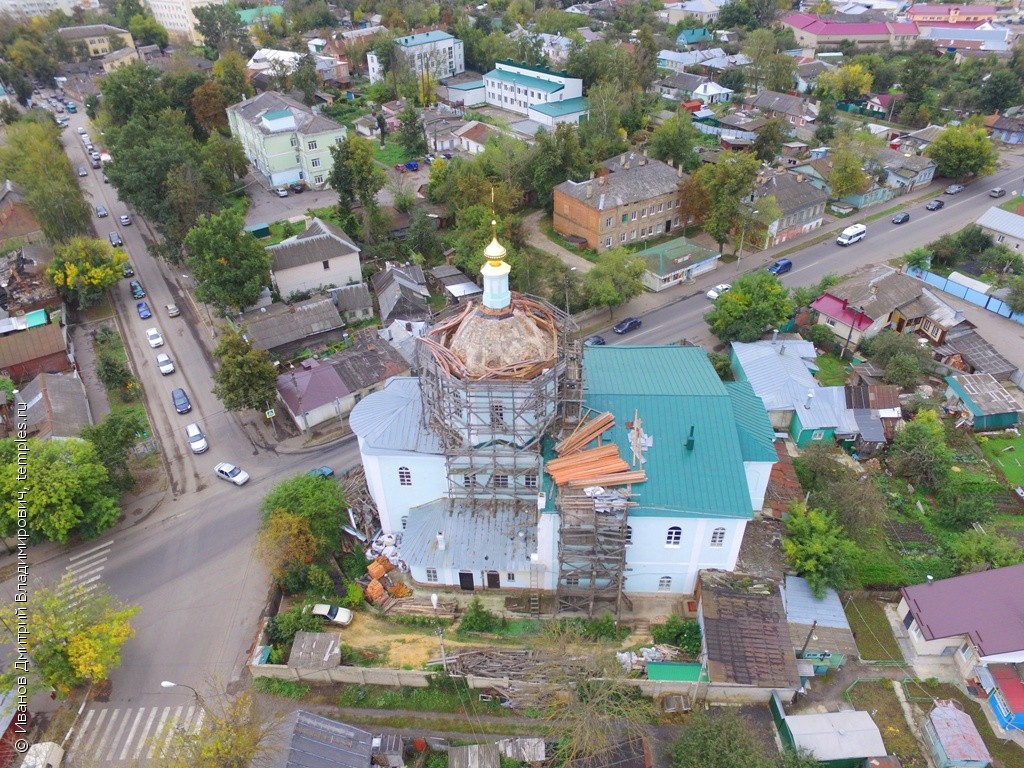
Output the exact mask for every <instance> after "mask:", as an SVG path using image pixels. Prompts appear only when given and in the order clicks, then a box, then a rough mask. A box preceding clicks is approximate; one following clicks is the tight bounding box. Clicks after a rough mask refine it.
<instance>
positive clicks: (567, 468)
mask: <svg viewBox="0 0 1024 768" xmlns="http://www.w3.org/2000/svg"><path fill="white" fill-rule="evenodd" d="M613 426H615V418H614V417H613V416H612V414H610V413H602V414H601V415H600V416H597V417H595V418H593V419H589V420H588V421H585V422H581V423H580V425H579V426H578V427H577V428H576V429H575V430H574V431H573V433H572V434H571V435H569V436H568V437H567V438H565V440H562V441H561V442H560V443H558V444H557V445H556V446H555V451H556V452H557V453H558V458H557V459H552V460H551V461H549V462H547V464H546V465H545V467H544V469H545V471H546V472H547V473H548V474H549V475H551V479H552V480H554V481H555V485H559V486H563V485H568V486H569V487H570V488H588V487H590V486H594V485H628V484H630V483H642V482H643V481H645V480H646V479H647V473H646V472H644V471H643V470H635V471H631V470H630V468H629V463H628V462H627V461H626V460H625V459H623V458H622V457H621V456H620V455H619V449H618V447H617V446H616V445H614V444H609V445H601V446H598V447H597V448H588V449H587V450H584V448H585V447H586V446H587V445H589V444H590V443H592V442H593V441H594V440H600V437H601V435H603V434H604V433H605V432H607V431H608V430H609V429H611V428H612V427H613Z"/></svg>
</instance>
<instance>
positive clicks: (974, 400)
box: [946, 373, 1021, 416]
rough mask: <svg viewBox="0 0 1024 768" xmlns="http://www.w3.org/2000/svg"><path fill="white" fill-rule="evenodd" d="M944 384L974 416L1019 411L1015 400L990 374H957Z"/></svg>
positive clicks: (948, 378) (1019, 407) (1019, 408)
mask: <svg viewBox="0 0 1024 768" xmlns="http://www.w3.org/2000/svg"><path fill="white" fill-rule="evenodd" d="M946 384H948V385H949V387H950V389H952V390H953V391H954V392H956V394H957V396H958V397H959V398H960V401H961V402H962V403H963V404H964V405H966V406H967V409H968V410H969V411H970V412H971V413H973V414H974V415H975V416H995V415H998V414H1002V413H1016V412H1017V411H1019V410H1021V406H1020V404H1019V403H1018V402H1017V400H1016V398H1015V397H1014V396H1013V395H1011V394H1010V393H1009V392H1007V391H1006V389H1005V388H1004V387H1003V385H1002V384H1000V383H999V382H998V381H996V380H995V377H994V376H993V375H992V374H991V373H957V374H954V375H952V376H947V377H946Z"/></svg>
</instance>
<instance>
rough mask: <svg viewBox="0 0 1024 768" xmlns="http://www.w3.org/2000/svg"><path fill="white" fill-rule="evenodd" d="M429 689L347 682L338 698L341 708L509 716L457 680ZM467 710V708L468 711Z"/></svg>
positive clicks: (510, 712) (493, 702)
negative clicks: (351, 683) (443, 687)
mask: <svg viewBox="0 0 1024 768" xmlns="http://www.w3.org/2000/svg"><path fill="white" fill-rule="evenodd" d="M445 687H446V688H448V690H442V688H441V686H434V687H430V688H404V687H403V688H393V687H391V686H387V685H346V686H343V687H342V689H341V693H339V694H338V696H337V698H336V699H335V704H337V705H338V706H339V707H359V708H361V709H385V710H394V709H406V710H413V711H416V712H453V713H456V714H458V713H462V712H466V713H467V714H470V715H473V714H477V715H509V716H511V715H512V714H513V712H512V711H511V710H510V709H506V708H504V707H502V706H501V704H500V703H499V702H498V701H480V700H479V697H478V695H477V694H478V691H473V690H470V689H468V688H466V687H465V686H464V684H463V685H459V684H458V683H455V684H449V685H446V686H445ZM467 710H468V711H467Z"/></svg>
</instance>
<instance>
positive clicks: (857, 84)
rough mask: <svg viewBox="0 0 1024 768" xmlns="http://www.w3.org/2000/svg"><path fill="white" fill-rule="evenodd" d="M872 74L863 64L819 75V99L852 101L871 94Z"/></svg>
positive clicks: (851, 65)
mask: <svg viewBox="0 0 1024 768" xmlns="http://www.w3.org/2000/svg"><path fill="white" fill-rule="evenodd" d="M872 80H873V78H872V76H871V72H870V71H869V70H868V69H866V68H865V67H864V66H863V65H862V64H856V63H851V64H844V65H843V66H841V67H838V68H836V69H831V70H828V71H826V72H822V73H821V74H820V75H818V81H817V83H816V85H815V92H816V93H817V95H818V97H819V98H823V99H830V100H832V101H852V100H853V99H858V98H860V97H861V96H866V95H867V94H869V93H871V85H872Z"/></svg>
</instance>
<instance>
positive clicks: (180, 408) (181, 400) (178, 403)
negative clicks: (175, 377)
mask: <svg viewBox="0 0 1024 768" xmlns="http://www.w3.org/2000/svg"><path fill="white" fill-rule="evenodd" d="M171 402H173V403H174V410H176V411H177V412H178V413H188V412H189V411H191V410H192V401H191V400H189V399H188V394H187V393H186V392H185V390H184V389H182V388H181V387H178V388H177V389H172V390H171Z"/></svg>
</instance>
